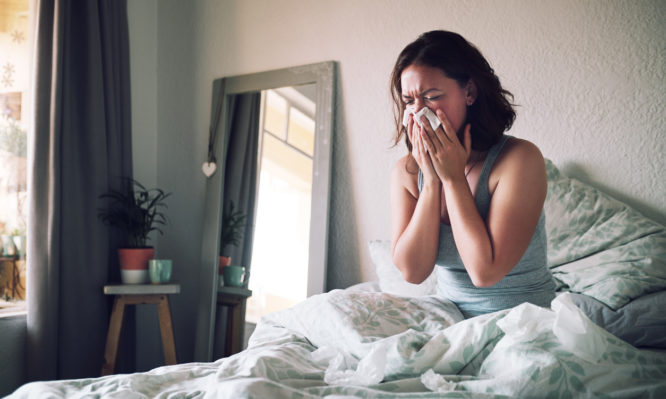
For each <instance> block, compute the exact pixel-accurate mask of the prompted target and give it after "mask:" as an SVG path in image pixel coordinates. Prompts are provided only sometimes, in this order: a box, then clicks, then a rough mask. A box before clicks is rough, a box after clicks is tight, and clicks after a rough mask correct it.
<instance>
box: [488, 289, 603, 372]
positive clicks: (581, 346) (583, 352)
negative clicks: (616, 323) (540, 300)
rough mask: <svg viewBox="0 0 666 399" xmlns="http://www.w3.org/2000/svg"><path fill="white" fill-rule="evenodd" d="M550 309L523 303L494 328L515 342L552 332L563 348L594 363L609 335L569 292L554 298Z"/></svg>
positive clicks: (601, 353)
mask: <svg viewBox="0 0 666 399" xmlns="http://www.w3.org/2000/svg"><path fill="white" fill-rule="evenodd" d="M550 306H551V309H552V310H550V309H545V308H541V307H539V306H536V305H532V304H530V303H524V304H522V305H519V306H517V307H515V308H514V309H512V310H511V311H510V312H509V313H508V314H507V315H506V316H505V317H504V318H503V319H501V320H499V321H498V322H497V326H498V327H499V328H501V329H502V330H503V331H504V334H505V337H506V338H507V339H510V340H511V339H512V340H515V341H526V340H532V339H535V338H536V337H537V336H538V335H539V334H541V333H544V332H548V331H551V330H552V332H553V334H555V336H556V337H557V338H558V340H559V341H560V342H561V343H562V346H563V347H564V348H565V349H567V350H568V351H570V352H572V353H575V354H576V355H577V356H579V357H580V358H582V359H584V360H586V361H588V362H591V363H597V362H598V361H599V359H600V358H601V356H603V354H604V352H605V350H606V348H607V347H608V343H607V342H606V340H605V339H604V337H606V336H608V335H609V334H610V333H609V332H607V331H606V330H604V329H603V328H601V327H599V326H597V325H596V324H594V322H593V321H592V320H590V319H589V318H588V317H587V316H585V314H584V313H583V312H582V311H581V310H580V309H578V306H576V305H575V304H574V303H573V301H572V300H571V295H570V294H569V293H564V294H560V295H558V296H557V297H555V299H553V301H552V302H551V304H550Z"/></svg>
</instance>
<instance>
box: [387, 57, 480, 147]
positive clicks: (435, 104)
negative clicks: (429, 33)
mask: <svg viewBox="0 0 666 399" xmlns="http://www.w3.org/2000/svg"><path fill="white" fill-rule="evenodd" d="M400 83H401V87H402V100H403V101H404V103H405V111H406V112H408V111H413V112H418V111H419V110H420V109H421V108H423V107H428V108H430V109H431V110H432V111H433V112H436V111H437V110H438V109H439V110H441V111H442V112H444V114H445V115H446V117H447V118H448V119H449V122H450V123H451V125H452V126H453V128H454V129H455V130H456V133H460V132H461V131H462V129H463V128H464V126H463V124H464V123H465V121H466V117H467V106H468V105H471V104H472V103H473V102H474V97H473V94H474V93H471V90H470V85H467V87H460V85H459V84H458V82H457V81H455V80H454V79H451V78H449V77H447V76H446V75H445V74H444V72H443V71H442V70H441V69H439V68H434V67H430V66H425V65H415V64H412V65H410V66H408V67H407V68H405V69H404V70H403V71H402V74H401V78H400ZM458 136H459V137H460V134H458Z"/></svg>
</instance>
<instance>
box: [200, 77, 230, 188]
mask: <svg viewBox="0 0 666 399" xmlns="http://www.w3.org/2000/svg"><path fill="white" fill-rule="evenodd" d="M223 99H224V80H222V84H221V85H220V91H219V95H218V99H217V108H216V109H215V118H213V124H212V125H211V126H210V130H209V132H208V157H207V158H206V162H204V163H203V165H202V166H201V170H202V171H203V173H204V175H206V177H211V176H212V175H213V174H214V173H215V170H216V169H217V165H216V161H217V160H216V159H215V154H214V148H215V139H216V138H217V130H218V129H217V128H218V126H219V124H220V116H221V115H222V102H223V101H222V100H223Z"/></svg>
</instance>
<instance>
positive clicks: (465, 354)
mask: <svg viewBox="0 0 666 399" xmlns="http://www.w3.org/2000/svg"><path fill="white" fill-rule="evenodd" d="M472 354H474V346H473V345H467V346H466V347H465V349H463V360H464V361H465V362H469V358H470V357H472Z"/></svg>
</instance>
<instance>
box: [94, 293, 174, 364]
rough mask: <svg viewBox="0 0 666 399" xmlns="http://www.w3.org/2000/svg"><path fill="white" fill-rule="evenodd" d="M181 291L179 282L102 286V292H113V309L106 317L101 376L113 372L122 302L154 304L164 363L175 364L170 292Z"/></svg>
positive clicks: (122, 307)
mask: <svg viewBox="0 0 666 399" xmlns="http://www.w3.org/2000/svg"><path fill="white" fill-rule="evenodd" d="M178 293H180V284H123V285H105V286H104V294H105V295H115V296H116V297H115V298H114V301H113V311H112V312H111V319H110V320H109V332H108V335H107V338H106V349H105V350H104V363H103V364H102V375H109V374H113V369H114V367H115V365H116V354H117V353H118V340H119V338H120V330H121V329H122V326H123V315H124V312H125V305H140V304H156V305H157V314H158V315H159V318H160V332H161V333H162V348H163V350H164V363H165V364H167V365H172V364H176V345H175V344H174V339H173V324H172V323H171V308H170V306H169V298H168V295H169V294H178Z"/></svg>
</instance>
